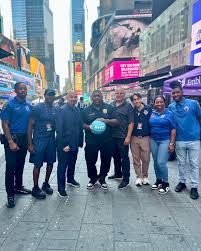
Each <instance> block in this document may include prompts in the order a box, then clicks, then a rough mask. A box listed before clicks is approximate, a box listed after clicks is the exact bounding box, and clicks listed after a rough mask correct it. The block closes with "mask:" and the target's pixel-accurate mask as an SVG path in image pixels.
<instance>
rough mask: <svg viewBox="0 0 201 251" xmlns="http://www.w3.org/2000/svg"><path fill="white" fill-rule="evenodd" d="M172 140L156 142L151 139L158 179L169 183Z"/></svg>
mask: <svg viewBox="0 0 201 251" xmlns="http://www.w3.org/2000/svg"><path fill="white" fill-rule="evenodd" d="M169 143H170V140H163V141H155V140H153V139H151V152H152V156H153V160H154V170H155V174H156V178H157V179H160V180H162V181H164V182H168V167H167V162H168V158H169V155H170V153H169V151H168V146H169Z"/></svg>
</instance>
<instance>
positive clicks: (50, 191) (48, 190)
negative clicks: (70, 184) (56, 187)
mask: <svg viewBox="0 0 201 251" xmlns="http://www.w3.org/2000/svg"><path fill="white" fill-rule="evenodd" d="M42 190H43V191H44V192H45V193H46V194H49V195H51V194H53V189H52V188H51V186H50V184H49V183H48V182H44V183H43V185H42Z"/></svg>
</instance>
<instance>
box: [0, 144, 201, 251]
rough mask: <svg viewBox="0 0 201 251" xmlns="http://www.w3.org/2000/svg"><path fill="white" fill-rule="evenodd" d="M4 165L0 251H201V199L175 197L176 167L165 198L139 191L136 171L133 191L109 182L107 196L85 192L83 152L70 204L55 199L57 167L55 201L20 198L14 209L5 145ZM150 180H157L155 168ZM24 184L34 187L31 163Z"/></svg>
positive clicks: (98, 191) (0, 188)
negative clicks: (10, 200) (7, 183)
mask: <svg viewBox="0 0 201 251" xmlns="http://www.w3.org/2000/svg"><path fill="white" fill-rule="evenodd" d="M0 161H1V169H0V246H1V249H0V250H2V251H7V250H8V251H10V250H13V251H14V250H19V251H22V250H25V251H29V250H41V251H42V250H43V251H45V250H86V251H94V250H98V251H103V250H108V251H110V250H115V251H123V250H126V251H130V250H157V251H159V250H160V251H161V250H188V251H189V250H196V251H197V250H201V239H200V236H201V199H199V200H198V201H192V200H191V199H190V198H189V193H188V191H186V192H184V193H182V194H177V193H175V192H174V186H175V185H176V183H177V166H176V162H169V167H170V168H169V170H170V186H171V191H170V192H169V193H168V194H166V195H159V194H158V192H157V191H152V190H151V189H150V187H149V186H146V187H145V186H144V187H141V188H138V187H136V186H135V184H134V172H133V167H131V183H130V187H127V188H126V189H125V190H123V191H118V190H117V185H118V181H109V182H108V184H109V190H108V191H103V190H102V189H101V188H100V187H98V186H97V187H95V188H93V189H92V190H91V191H87V189H86V185H87V182H88V178H87V173H86V164H85V160H84V152H83V150H81V151H80V153H79V157H78V161H77V166H76V179H77V180H78V181H79V182H80V183H81V187H80V188H79V189H77V188H68V193H69V200H65V199H62V198H60V197H59V196H58V195H57V192H56V191H57V180H56V168H55V169H54V172H53V175H52V178H51V185H52V186H53V188H54V194H53V195H52V196H48V197H47V199H46V200H43V201H38V200H35V199H34V198H32V197H31V195H28V196H18V197H17V203H16V207H15V208H14V209H8V208H7V207H6V193H5V189H4V169H5V167H4V166H5V162H4V156H3V148H2V146H1V157H0ZM27 161H28V160H27ZM44 170H45V169H44V168H43V169H42V173H41V174H42V175H41V176H43V177H44ZM110 173H112V170H111V171H110ZM43 177H41V179H40V183H42V182H43ZM150 181H151V182H153V181H154V175H153V164H152V163H151V164H150ZM24 184H25V185H26V186H27V187H28V188H32V165H31V164H29V163H28V162H27V163H26V167H25V172H24Z"/></svg>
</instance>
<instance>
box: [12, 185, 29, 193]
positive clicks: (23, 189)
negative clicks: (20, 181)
mask: <svg viewBox="0 0 201 251" xmlns="http://www.w3.org/2000/svg"><path fill="white" fill-rule="evenodd" d="M15 193H16V194H31V190H29V189H27V188H25V187H24V186H21V187H19V188H17V187H16V188H15Z"/></svg>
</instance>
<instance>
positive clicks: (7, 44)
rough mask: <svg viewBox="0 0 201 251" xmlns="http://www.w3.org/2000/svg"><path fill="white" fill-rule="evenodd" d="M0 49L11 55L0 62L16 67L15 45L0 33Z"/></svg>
mask: <svg viewBox="0 0 201 251" xmlns="http://www.w3.org/2000/svg"><path fill="white" fill-rule="evenodd" d="M0 48H1V49H3V50H4V51H7V52H10V53H11V54H12V56H9V57H6V58H3V59H0V61H2V62H6V63H8V64H11V65H13V66H15V67H16V66H17V55H16V44H15V43H14V42H13V41H11V40H10V39H8V38H7V37H5V36H4V35H2V33H0Z"/></svg>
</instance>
